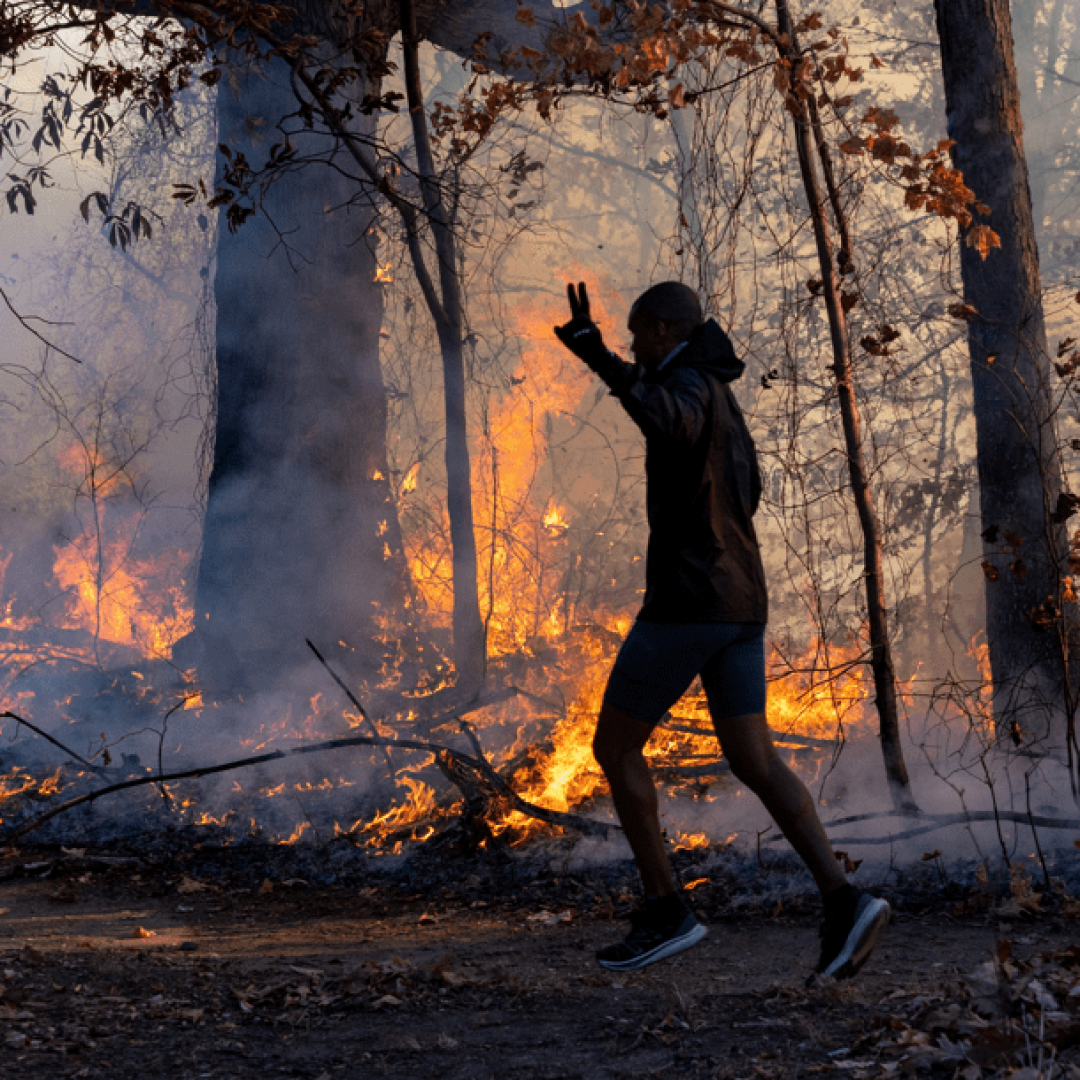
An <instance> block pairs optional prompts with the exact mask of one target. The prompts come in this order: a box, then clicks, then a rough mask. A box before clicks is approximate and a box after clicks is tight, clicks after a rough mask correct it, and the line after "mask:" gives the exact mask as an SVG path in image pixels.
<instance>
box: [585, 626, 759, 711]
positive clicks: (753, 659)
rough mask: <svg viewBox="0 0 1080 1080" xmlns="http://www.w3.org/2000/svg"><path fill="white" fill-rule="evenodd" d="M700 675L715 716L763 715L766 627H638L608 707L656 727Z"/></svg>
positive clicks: (608, 693)
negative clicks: (696, 676)
mask: <svg viewBox="0 0 1080 1080" xmlns="http://www.w3.org/2000/svg"><path fill="white" fill-rule="evenodd" d="M695 675H700V676H701V683H702V685H703V686H704V687H705V695H706V697H707V698H708V699H709V711H710V712H711V713H712V715H713V716H715V717H718V718H722V717H728V716H749V715H751V714H753V713H763V712H764V711H765V626H764V624H763V623H692V624H684V623H653V622H643V621H641V620H640V619H639V620H638V621H637V622H636V623H634V626H633V628H632V629H631V631H630V633H629V635H628V636H627V638H626V640H625V641H624V642H623V645H622V648H621V649H620V650H619V655H618V656H617V657H616V659H615V667H614V668H613V669H612V672H611V677H610V678H609V679H608V684H607V690H605V692H604V704H605V705H610V706H612V707H613V708H616V709H618V710H619V711H620V712H624V713H626V714H627V715H628V716H632V717H633V718H634V719H635V720H640V721H642V722H643V723H646V724H657V723H659V721H660V719H661V718H662V717H663V715H664V713H666V712H667V711H668V709H670V708H671V706H672V705H674V704H675V702H676V701H678V700H679V698H681V697H682V696H683V694H685V693H686V691H687V689H688V688H689V686H690V684H691V683H692V682H693V681H694V676H695Z"/></svg>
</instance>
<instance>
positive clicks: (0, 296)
mask: <svg viewBox="0 0 1080 1080" xmlns="http://www.w3.org/2000/svg"><path fill="white" fill-rule="evenodd" d="M0 300H3V301H4V303H5V304H6V305H7V309H8V311H10V312H11V314H12V315H14V316H15V318H16V319H18V320H19V324H20V325H21V326H22V328H23V329H24V330H27V331H29V332H30V333H31V334H33V335H34V337H36V338H37V339H38V341H40V342H41V343H42V344H43V345H44V346H45V348H47V349H52V351H53V352H57V353H59V354H60V355H61V356H66V357H67V358H68V359H69V360H74V361H75V363H76V364H81V363H82V361H81V360H80V359H79V358H78V357H77V356H72V354H71V353H69V352H64V350H63V349H61V348H60V346H59V345H54V344H53V343H52V342H51V341H49V339H48V338H46V337H43V336H42V335H41V334H39V333H38V332H37V331H36V330H35V329H34V328H33V327H32V326H31V325H30V322H29V320H30V319H31V318H35V319H36V318H37V316H28V315H20V314H19V312H18V311H16V310H15V306H14V304H12V302H11V300H9V299H8V294H7V293H6V292H4V290H3V289H0ZM37 321H38V322H46V323H47V322H48V320H47V319H37ZM49 325H57V324H52V323H50V324H49Z"/></svg>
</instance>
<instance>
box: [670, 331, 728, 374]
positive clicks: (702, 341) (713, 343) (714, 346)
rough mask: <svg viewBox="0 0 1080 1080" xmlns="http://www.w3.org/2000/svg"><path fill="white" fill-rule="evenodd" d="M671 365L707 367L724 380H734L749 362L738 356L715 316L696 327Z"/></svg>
mask: <svg viewBox="0 0 1080 1080" xmlns="http://www.w3.org/2000/svg"><path fill="white" fill-rule="evenodd" d="M670 366H671V367H673V368H674V367H696V368H705V369H707V370H708V371H710V372H711V373H712V374H713V375H715V376H716V377H717V378H718V379H720V380H721V382H733V381H734V380H735V379H737V378H739V376H740V375H742V373H743V372H744V371H745V370H746V365H745V364H744V363H743V362H742V361H741V360H740V359H739V358H738V357H737V356H736V355H735V347H734V346H733V345H732V344H731V338H729V337H728V336H727V334H725V333H724V331H723V330H721V329H720V326H719V324H718V323H717V322H716V320H715V319H708V320H706V321H705V322H703V323H702V324H701V325H700V326H699V327H697V329H695V330H694V332H693V333H692V334H691V335H690V337H689V339H688V340H687V343H686V348H685V349H683V350H682V351H680V352H679V353H678V354H677V355H676V356H675V357H673V358H672V360H671V364H670Z"/></svg>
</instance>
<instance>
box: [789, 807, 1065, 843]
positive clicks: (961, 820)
mask: <svg viewBox="0 0 1080 1080" xmlns="http://www.w3.org/2000/svg"><path fill="white" fill-rule="evenodd" d="M896 816H901V817H907V818H914V819H915V820H917V821H919V822H920V824H919V825H917V826H915V827H914V828H912V829H907V830H905V831H904V832H900V833H891V834H890V835H888V836H850V837H847V836H845V837H830V838H829V840H830V842H831V843H833V844H890V843H893V842H895V841H897V840H910V839H911V838H912V837H914V836H922V835H923V834H924V833H930V832H934V831H936V830H937V829H947V828H948V827H949V826H950V825H968V824H970V823H971V822H973V821H994V822H997V823H999V824H1000V822H1002V821H1011V822H1015V823H1016V824H1018V825H1030V826H1031V827H1032V828H1033V829H1034V828H1036V827H1038V828H1041V829H1080V819H1077V818H1052V817H1043V816H1041V815H1039V814H1025V813H1021V812H1020V811H1017V810H966V811H964V812H963V813H961V814H902V815H897V814H895V813H891V812H888V811H886V812H885V813H879V814H854V815H852V816H851V817H846V818H837V819H836V821H826V822H824V823H823V824H824V825H825V828H826V829H829V828H832V827H833V826H835V825H850V824H853V823H854V822H857V821H873V820H876V819H879V818H886V817H896ZM779 839H780V837H776V838H775V840H779ZM775 840H770V841H768V842H769V843H773V842H775Z"/></svg>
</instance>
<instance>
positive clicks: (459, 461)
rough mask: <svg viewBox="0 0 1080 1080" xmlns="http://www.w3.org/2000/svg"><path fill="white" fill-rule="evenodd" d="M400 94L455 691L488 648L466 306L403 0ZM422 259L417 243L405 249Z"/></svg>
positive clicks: (411, 22) (470, 683)
mask: <svg viewBox="0 0 1080 1080" xmlns="http://www.w3.org/2000/svg"><path fill="white" fill-rule="evenodd" d="M401 26H402V48H403V51H404V57H405V89H406V95H407V100H408V105H409V113H410V117H411V119H412V128H413V142H414V144H415V147H416V160H417V171H418V173H419V178H420V187H421V190H422V193H423V198H424V209H425V212H426V213H427V217H428V223H429V225H430V228H431V231H432V234H433V235H434V238H435V251H436V255H437V257H438V261H439V295H438V296H437V297H436V296H433V295H427V294H425V297H426V299H427V300H428V307H429V309H430V311H431V314H432V317H433V318H434V320H435V326H436V330H437V333H438V337H439V348H440V350H441V352H442V361H443V392H444V397H445V410H446V484H447V493H446V505H447V512H448V514H449V517H450V543H451V547H452V549H453V585H454V613H453V628H454V664H455V667H456V669H457V677H458V683H459V685H464V686H467V687H470V688H471V687H476V686H478V685H479V684H480V683H481V682H482V681H483V678H484V666H485V659H486V649H485V643H484V623H483V620H482V619H481V618H480V596H479V580H478V573H479V570H478V564H477V555H476V532H475V529H474V526H473V505H472V477H471V475H470V466H469V433H468V417H467V414H466V403H465V355H464V325H463V324H464V307H463V298H462V294H461V270H460V264H459V260H458V244H457V239H456V237H455V236H454V230H453V224H452V222H451V220H450V213H449V211H448V209H447V206H446V201H445V199H444V198H443V195H442V192H441V190H440V186H439V178H438V176H437V175H436V171H435V158H434V155H433V153H432V149H431V138H430V134H429V132H428V126H427V117H426V114H425V112H424V95H423V89H422V87H421V84H420V66H419V59H418V43H419V35H418V33H417V29H416V13H415V11H414V10H413V5H412V3H411V0H401ZM411 250H412V254H413V258H414V259H416V258H420V257H422V256H421V252H420V247H419V245H418V244H414V245H412V247H411Z"/></svg>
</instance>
